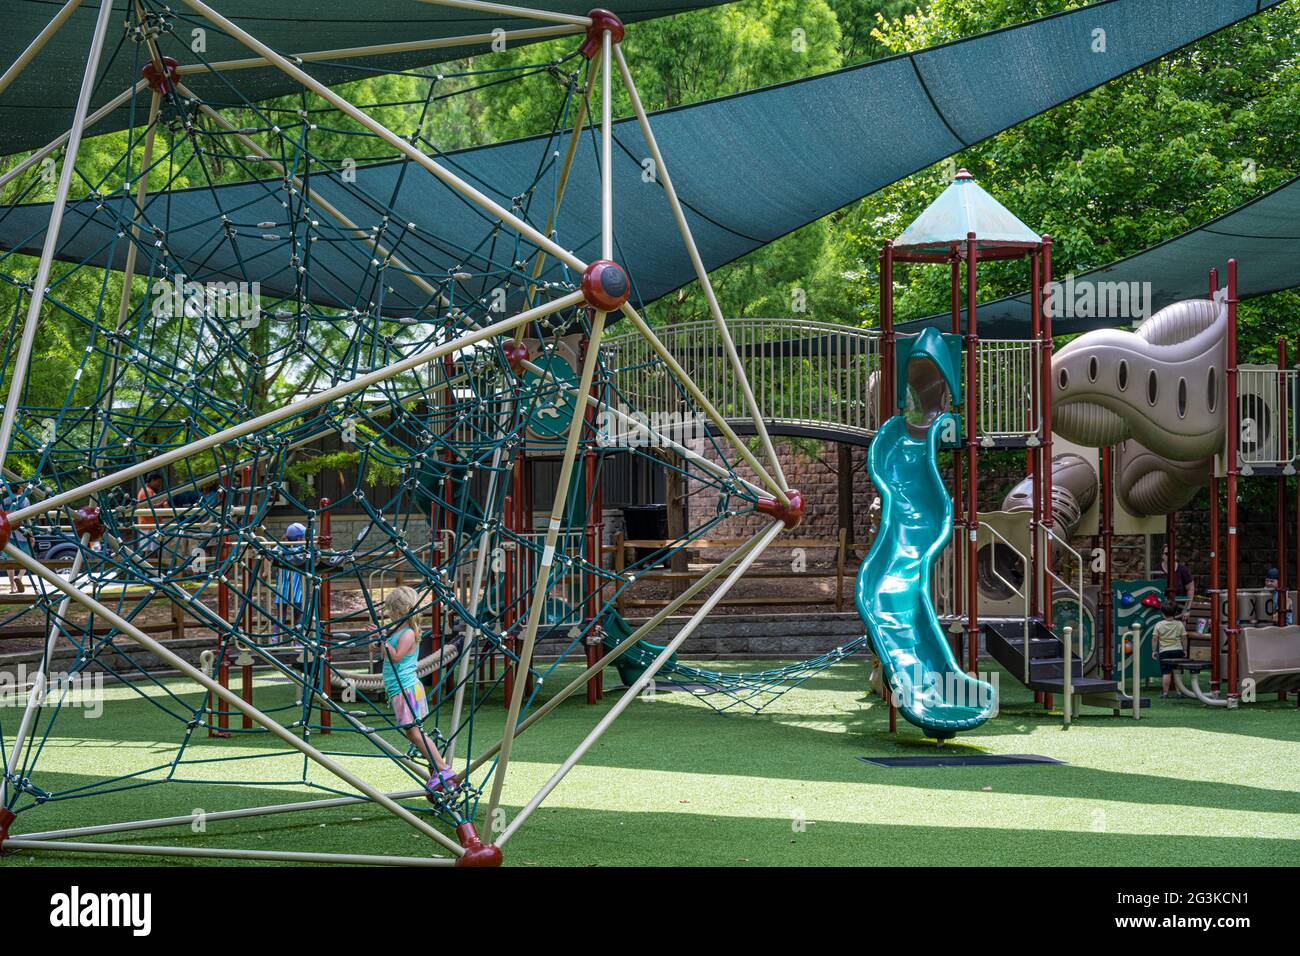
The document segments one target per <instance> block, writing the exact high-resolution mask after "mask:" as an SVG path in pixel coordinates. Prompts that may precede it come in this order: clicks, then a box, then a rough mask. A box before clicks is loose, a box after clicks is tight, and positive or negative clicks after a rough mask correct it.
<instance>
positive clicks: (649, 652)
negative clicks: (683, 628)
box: [601, 607, 677, 687]
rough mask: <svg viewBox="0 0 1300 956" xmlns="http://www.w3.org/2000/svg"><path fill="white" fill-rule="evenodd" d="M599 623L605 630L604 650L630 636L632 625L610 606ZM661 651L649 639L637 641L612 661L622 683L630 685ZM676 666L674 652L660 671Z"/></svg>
mask: <svg viewBox="0 0 1300 956" xmlns="http://www.w3.org/2000/svg"><path fill="white" fill-rule="evenodd" d="M601 623H602V625H603V626H604V630H605V642H604V643H605V648H606V650H611V651H612V650H613V649H614V648H616V647H618V645H620V644H622V643H623V642H624V641H626V640H627V639H628V638H629V637H631V636H632V626H631V625H630V624H628V623H627V621H625V620H623V615H622V614H619V613H618V611H616V610H615V609H614V608H612V607H611V608H609V609H608V610H607V611H606V612H605V617H604V619H603V620H602V622H601ZM663 651H664V649H663V648H662V647H660V646H659V645H658V644H651V643H650V642H649V641H637V642H636V643H635V644H633V645H632V646H631V647H629V648H628V649H627V650H626V651H624V652H623V654H622V655H621V656H620V657H619V659H618V660H616V661H615V662H614V666H615V667H617V668H618V676H619V677H620V678H621V679H622V681H623V683H624V684H626V685H627V686H629V687H631V686H632V685H633V684H635V683H636V682H637V679H638V678H639V677H640V676H641V675H642V674H643V673H645V669H646V668H647V667H649V666H650V665H651V664H653V663H654V662H655V658H656V657H658V656H659V655H660V654H662V653H663ZM676 667H677V655H676V654H674V655H672V656H671V657H669V658H668V661H667V663H665V664H664V667H663V671H662V673H665V674H670V673H672V672H673V670H674V669H675V668H676Z"/></svg>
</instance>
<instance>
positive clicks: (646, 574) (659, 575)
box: [603, 528, 848, 614]
mask: <svg viewBox="0 0 1300 956" xmlns="http://www.w3.org/2000/svg"><path fill="white" fill-rule="evenodd" d="M747 540H748V539H745V538H709V539H707V540H706V539H699V540H695V541H692V542H690V544H689V548H690V549H691V550H710V549H715V548H716V549H726V550H732V549H735V548H737V547H739V546H740V545H742V544H745V543H746V542H747ZM676 544H677V542H675V541H669V540H659V539H647V540H641V539H631V538H627V537H625V536H624V535H623V534H622V533H621V532H620V533H619V534H618V535H616V536H615V540H614V544H613V545H607V546H606V547H605V548H604V549H603V550H604V551H605V552H606V553H612V555H613V570H614V573H615V574H617V575H619V576H620V577H621V576H623V574H624V573H625V570H626V569H627V567H628V566H629V563H630V562H628V560H627V557H628V552H629V551H633V552H635V551H638V550H649V551H655V550H662V549H666V548H670V547H673V546H674V545H676ZM783 549H788V550H792V551H793V550H805V551H811V550H827V551H833V552H834V554H835V567H834V569H833V570H827V571H817V570H804V571H796V570H793V569H790V570H782V569H777V568H774V567H771V566H770V565H763V564H759V565H755V566H754V568H753V569H751V570H750V571H749V572H748V573H747V574H746V578H747V579H754V580H771V581H808V580H834V581H835V596H834V598H828V597H825V596H823V595H821V594H813V595H807V594H797V595H789V594H778V593H771V594H764V595H758V596H754V595H749V596H728V597H725V598H723V599H722V600H721V601H720V602H718V603H719V604H720V605H728V606H732V607H782V606H786V605H792V606H793V605H797V606H809V605H823V604H833V605H834V607H835V610H836V611H843V610H844V607H845V594H846V589H845V578H846V576H847V571H848V532H847V530H846V529H844V528H841V529H840V531H839V535H838V537H836V538H833V539H828V538H783V539H781V540H780V542H779V543H778V544H774V545H773V546H772V547H771V548H770V549H769V551H779V550H783ZM715 564H716V562H699V561H696V562H693V563H692V567H690V568H689V569H688V570H686V571H673V570H668V569H664V570H661V569H658V568H651V569H649V570H644V571H640V572H639V573H638V574H637V581H638V583H639V582H643V581H655V580H659V581H670V582H677V583H678V584H680V586H681V587H682V588H683V589H685V588H686V587H689V586H690V585H691V584H692V583H694V582H695V581H697V580H699V579H700V578H701V577H703V576H704V575H705V574H707V573H708V571H709V570H711V569H712V568H713V567H714V566H715ZM670 600H671V597H663V598H648V597H639V596H633V595H630V594H628V593H627V592H621V593H620V594H619V596H618V598H617V599H616V606H617V608H618V611H619V613H620V614H621V613H623V612H624V610H625V609H626V608H629V607H638V608H640V607H644V608H656V607H663V606H664V605H666V604H668V603H669V601H670ZM703 601H704V599H703V598H701V599H699V600H695V601H688V602H687V605H698V604H701V603H703Z"/></svg>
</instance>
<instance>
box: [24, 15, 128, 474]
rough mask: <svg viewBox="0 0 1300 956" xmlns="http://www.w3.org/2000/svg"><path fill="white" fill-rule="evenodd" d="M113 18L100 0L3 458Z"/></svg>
mask: <svg viewBox="0 0 1300 956" xmlns="http://www.w3.org/2000/svg"><path fill="white" fill-rule="evenodd" d="M112 18H113V3H112V0H101V2H100V6H99V17H98V19H97V20H96V21H95V34H94V36H93V38H92V39H91V41H90V51H89V53H88V54H87V55H86V70H85V72H84V73H83V74H82V78H81V92H80V94H79V95H78V97H77V108H76V111H75V112H74V113H73V115H72V128H71V129H70V130H69V132H68V148H67V151H66V152H65V154H64V157H63V166H62V168H61V169H60V170H59V185H58V188H57V189H56V190H55V193H54V204H53V205H52V206H50V220H49V224H48V225H47V226H46V229H45V244H44V245H43V246H42V247H41V258H40V262H39V263H38V265H37V267H36V277H35V278H34V279H33V280H32V291H31V300H30V301H29V302H28V307H27V318H26V321H24V323H23V334H22V338H21V340H20V341H19V344H18V354H17V357H16V358H15V359H14V365H13V377H12V378H11V379H10V380H9V394H8V396H7V397H6V398H5V406H4V415H3V417H0V461H5V460H6V459H7V458H8V455H9V443H10V441H11V440H12V438H13V430H14V419H15V418H16V417H17V415H18V403H19V402H20V401H22V397H23V385H24V384H25V383H26V381H27V369H28V366H30V364H31V360H32V348H33V346H34V345H35V344H36V330H37V328H38V327H39V326H40V323H41V308H42V307H43V306H44V305H45V290H46V286H47V285H48V284H49V281H50V268H51V266H52V265H53V263H54V253H55V251H56V250H57V249H58V246H59V233H60V231H61V230H62V227H63V213H64V211H65V210H66V209H67V205H68V191H69V190H70V189H71V188H72V176H73V173H74V172H75V171H76V166H77V154H78V152H79V151H80V149H81V135H82V133H83V132H84V131H85V128H86V113H87V112H88V111H89V110H90V95H91V93H92V92H93V91H94V88H95V74H96V73H98V72H99V58H100V54H101V53H102V52H103V50H104V38H105V37H106V36H107V35H108V24H109V21H111V20H112Z"/></svg>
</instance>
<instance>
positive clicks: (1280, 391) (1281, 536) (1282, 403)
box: [1275, 336, 1291, 627]
mask: <svg viewBox="0 0 1300 956" xmlns="http://www.w3.org/2000/svg"><path fill="white" fill-rule="evenodd" d="M1285 375H1286V339H1285V338H1283V337H1282V336H1278V339H1277V419H1276V421H1277V429H1278V436H1277V442H1278V451H1279V452H1281V450H1282V449H1284V448H1286V436H1285V435H1283V434H1282V431H1283V430H1284V429H1285V428H1286V423H1287V421H1288V418H1289V415H1288V411H1289V410H1288V407H1287V406H1289V405H1290V404H1291V399H1290V396H1289V395H1288V394H1287V389H1286V378H1285ZM1278 457H1279V458H1281V455H1280V454H1279V455H1278ZM1275 481H1276V484H1277V595H1276V604H1277V626H1278V627H1285V626H1286V612H1287V596H1286V565H1287V548H1286V501H1287V493H1286V476H1285V475H1278V476H1277V478H1276V479H1275Z"/></svg>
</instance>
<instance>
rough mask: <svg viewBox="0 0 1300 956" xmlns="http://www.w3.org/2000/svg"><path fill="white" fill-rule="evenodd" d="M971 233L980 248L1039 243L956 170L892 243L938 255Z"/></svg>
mask: <svg viewBox="0 0 1300 956" xmlns="http://www.w3.org/2000/svg"><path fill="white" fill-rule="evenodd" d="M972 232H973V233H975V241H976V244H977V245H978V247H979V248H980V249H991V248H996V247H998V246H1004V245H1016V246H1020V245H1025V244H1030V245H1036V244H1038V243H1039V242H1040V241H1041V237H1040V236H1039V235H1038V234H1037V233H1035V232H1034V231H1033V230H1032V229H1030V228H1029V227H1028V226H1026V225H1025V224H1024V223H1023V222H1021V221H1020V220H1019V219H1017V218H1016V216H1015V215H1014V214H1013V213H1012V212H1011V210H1009V209H1007V207H1006V206H1004V205H1002V203H1000V202H998V201H997V200H996V199H994V198H993V197H992V196H990V195H989V194H988V193H987V192H985V191H984V188H983V187H982V186H980V184H979V183H977V182H975V177H973V176H972V175H971V174H970V173H968V172H967V171H966V170H964V169H960V170H958V171H957V177H956V178H955V179H954V180H953V181H952V184H951V185H950V186H949V187H948V188H947V189H945V190H944V191H943V192H942V193H940V194H939V198H938V199H936V200H935V201H934V202H932V203H930V205H929V206H927V207H926V209H925V211H924V212H923V213H921V215H919V216H917V217H916V219H915V220H913V221H912V224H911V225H910V226H908V227H907V228H906V229H904V230H903V234H902V235H901V236H899V237H898V238H897V239H896V240H894V248H895V249H900V250H905V251H907V252H911V253H934V254H940V255H942V254H945V253H947V252H949V251H950V249H951V246H952V244H953V243H964V242H965V241H966V236H967V234H968V233H972Z"/></svg>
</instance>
